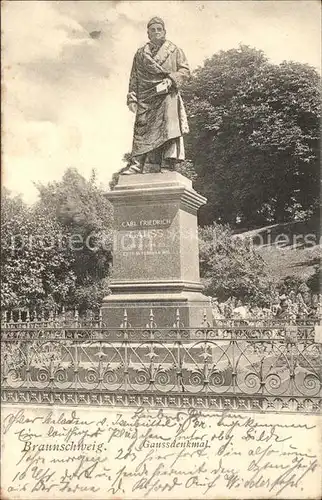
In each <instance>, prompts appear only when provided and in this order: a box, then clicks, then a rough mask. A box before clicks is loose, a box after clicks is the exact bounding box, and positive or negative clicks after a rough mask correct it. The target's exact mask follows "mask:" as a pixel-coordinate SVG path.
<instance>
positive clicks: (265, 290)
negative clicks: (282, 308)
mask: <svg viewBox="0 0 322 500" xmlns="http://www.w3.org/2000/svg"><path fill="white" fill-rule="evenodd" d="M199 239H200V245H199V252H200V271H201V278H202V279H203V282H204V287H205V288H204V291H205V293H206V294H207V295H211V296H214V297H216V298H218V300H219V301H225V300H227V299H228V298H230V297H235V298H236V299H237V300H239V299H240V300H243V302H244V303H245V304H247V303H251V304H253V305H268V304H269V303H270V298H271V296H272V293H273V288H274V286H273V283H272V281H271V279H270V277H269V274H268V269H267V267H266V265H265V263H264V261H263V259H262V258H261V257H260V255H259V254H258V253H257V252H256V250H255V249H254V248H253V246H252V244H251V242H250V241H248V240H244V239H242V238H240V237H234V236H233V234H232V231H231V230H230V227H229V226H227V225H225V226H222V225H220V224H216V223H213V225H212V226H207V227H204V228H200V229H199Z"/></svg>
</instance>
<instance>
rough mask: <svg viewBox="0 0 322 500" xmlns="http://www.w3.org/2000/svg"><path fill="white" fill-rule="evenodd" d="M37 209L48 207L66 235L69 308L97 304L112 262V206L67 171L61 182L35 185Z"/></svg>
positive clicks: (88, 183)
mask: <svg viewBox="0 0 322 500" xmlns="http://www.w3.org/2000/svg"><path fill="white" fill-rule="evenodd" d="M38 189H39V193H40V202H39V206H40V207H44V206H46V207H50V210H51V211H52V213H53V214H54V216H55V218H56V220H57V221H58V222H59V224H60V225H61V227H62V229H63V232H64V234H65V241H66V244H67V246H68V247H69V251H70V252H71V254H72V257H73V258H72V270H73V272H74V273H75V275H76V282H75V286H76V288H75V292H74V294H72V295H71V296H70V297H69V302H70V303H71V304H72V305H78V307H80V306H83V308H86V307H87V306H89V305H91V306H92V307H93V306H94V305H98V304H99V303H100V301H101V300H102V298H103V297H104V295H106V294H107V293H108V287H107V276H108V274H109V266H110V263H111V260H112V227H111V225H112V215H113V210H112V205H111V204H110V202H109V201H108V199H107V197H106V195H105V192H104V191H103V190H102V189H101V188H99V187H97V185H96V183H95V176H92V178H91V179H90V180H89V181H87V180H86V179H84V177H82V176H81V175H80V174H79V173H78V172H77V170H75V169H68V170H67V171H66V172H65V174H64V176H63V178H62V180H61V181H60V182H53V183H50V184H48V185H47V186H43V185H38Z"/></svg>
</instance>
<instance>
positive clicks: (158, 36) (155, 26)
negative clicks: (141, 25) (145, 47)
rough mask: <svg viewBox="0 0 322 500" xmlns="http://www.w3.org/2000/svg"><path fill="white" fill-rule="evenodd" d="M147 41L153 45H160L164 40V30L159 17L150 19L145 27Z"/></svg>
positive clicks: (162, 22)
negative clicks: (146, 29)
mask: <svg viewBox="0 0 322 500" xmlns="http://www.w3.org/2000/svg"><path fill="white" fill-rule="evenodd" d="M147 28H148V37H149V40H150V41H151V42H152V43H154V44H155V45H160V44H162V43H163V42H164V40H165V35H166V30H165V25H164V21H163V19H161V17H152V19H150V21H149V22H148V25H147Z"/></svg>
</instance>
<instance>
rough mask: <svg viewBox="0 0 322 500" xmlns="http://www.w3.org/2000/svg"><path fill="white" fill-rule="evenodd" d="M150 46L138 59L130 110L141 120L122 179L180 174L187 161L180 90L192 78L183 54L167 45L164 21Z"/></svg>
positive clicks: (151, 32) (151, 30) (151, 25)
mask: <svg viewBox="0 0 322 500" xmlns="http://www.w3.org/2000/svg"><path fill="white" fill-rule="evenodd" d="M147 28H148V38H149V40H150V41H149V42H148V43H146V44H145V45H144V46H143V47H141V48H140V49H138V51H137V52H136V54H135V56H134V60H133V65H132V71H131V76H130V83H129V93H128V96H127V105H128V107H129V109H130V110H131V111H132V112H133V113H135V114H136V118H135V124H134V134H133V146H132V153H131V160H130V162H129V164H128V165H127V167H126V168H125V169H123V171H122V172H121V173H122V174H135V173H142V172H143V171H144V167H145V166H148V165H150V166H151V165H153V170H154V171H162V170H163V169H166V170H175V166H176V164H177V162H180V161H183V160H184V158H185V157H184V144H183V137H182V135H183V134H184V133H187V132H188V131H189V128H188V122H187V116H186V112H185V109H184V105H183V102H182V98H181V95H180V86H181V85H182V83H183V82H184V81H186V80H187V79H188V78H189V76H190V71H189V66H188V63H187V59H186V57H185V55H184V53H183V51H182V50H181V49H179V48H178V47H176V46H175V45H174V44H173V43H172V42H170V41H169V40H166V38H165V36H166V31H165V25H164V21H163V20H162V19H160V18H159V17H153V18H152V19H151V20H150V21H149V22H148V25H147Z"/></svg>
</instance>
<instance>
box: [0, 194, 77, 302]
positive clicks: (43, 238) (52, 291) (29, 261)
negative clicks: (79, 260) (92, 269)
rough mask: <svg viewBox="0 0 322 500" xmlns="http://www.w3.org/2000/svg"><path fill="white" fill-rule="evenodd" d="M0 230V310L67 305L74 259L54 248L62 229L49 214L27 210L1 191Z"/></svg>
mask: <svg viewBox="0 0 322 500" xmlns="http://www.w3.org/2000/svg"><path fill="white" fill-rule="evenodd" d="M1 229H2V237H1V239H2V249H1V281H2V286H1V304H2V307H3V308H4V309H11V308H15V307H31V308H36V307H37V306H39V305H40V304H41V305H43V306H46V305H52V304H55V303H56V304H57V303H64V302H66V301H67V298H68V296H69V294H70V293H71V292H72V291H73V290H74V288H75V282H76V275H75V273H74V271H73V269H72V265H73V256H72V255H71V253H70V252H69V251H68V248H65V249H59V248H57V245H56V244H55V243H56V242H57V241H58V240H59V238H60V235H61V227H60V225H59V223H58V221H57V220H55V218H53V217H52V214H51V213H50V211H48V210H47V208H46V207H29V206H27V205H26V204H25V203H24V202H23V201H22V199H21V198H20V197H19V196H11V195H10V193H9V192H8V191H7V190H6V189H4V190H3V192H2V197H1Z"/></svg>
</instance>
